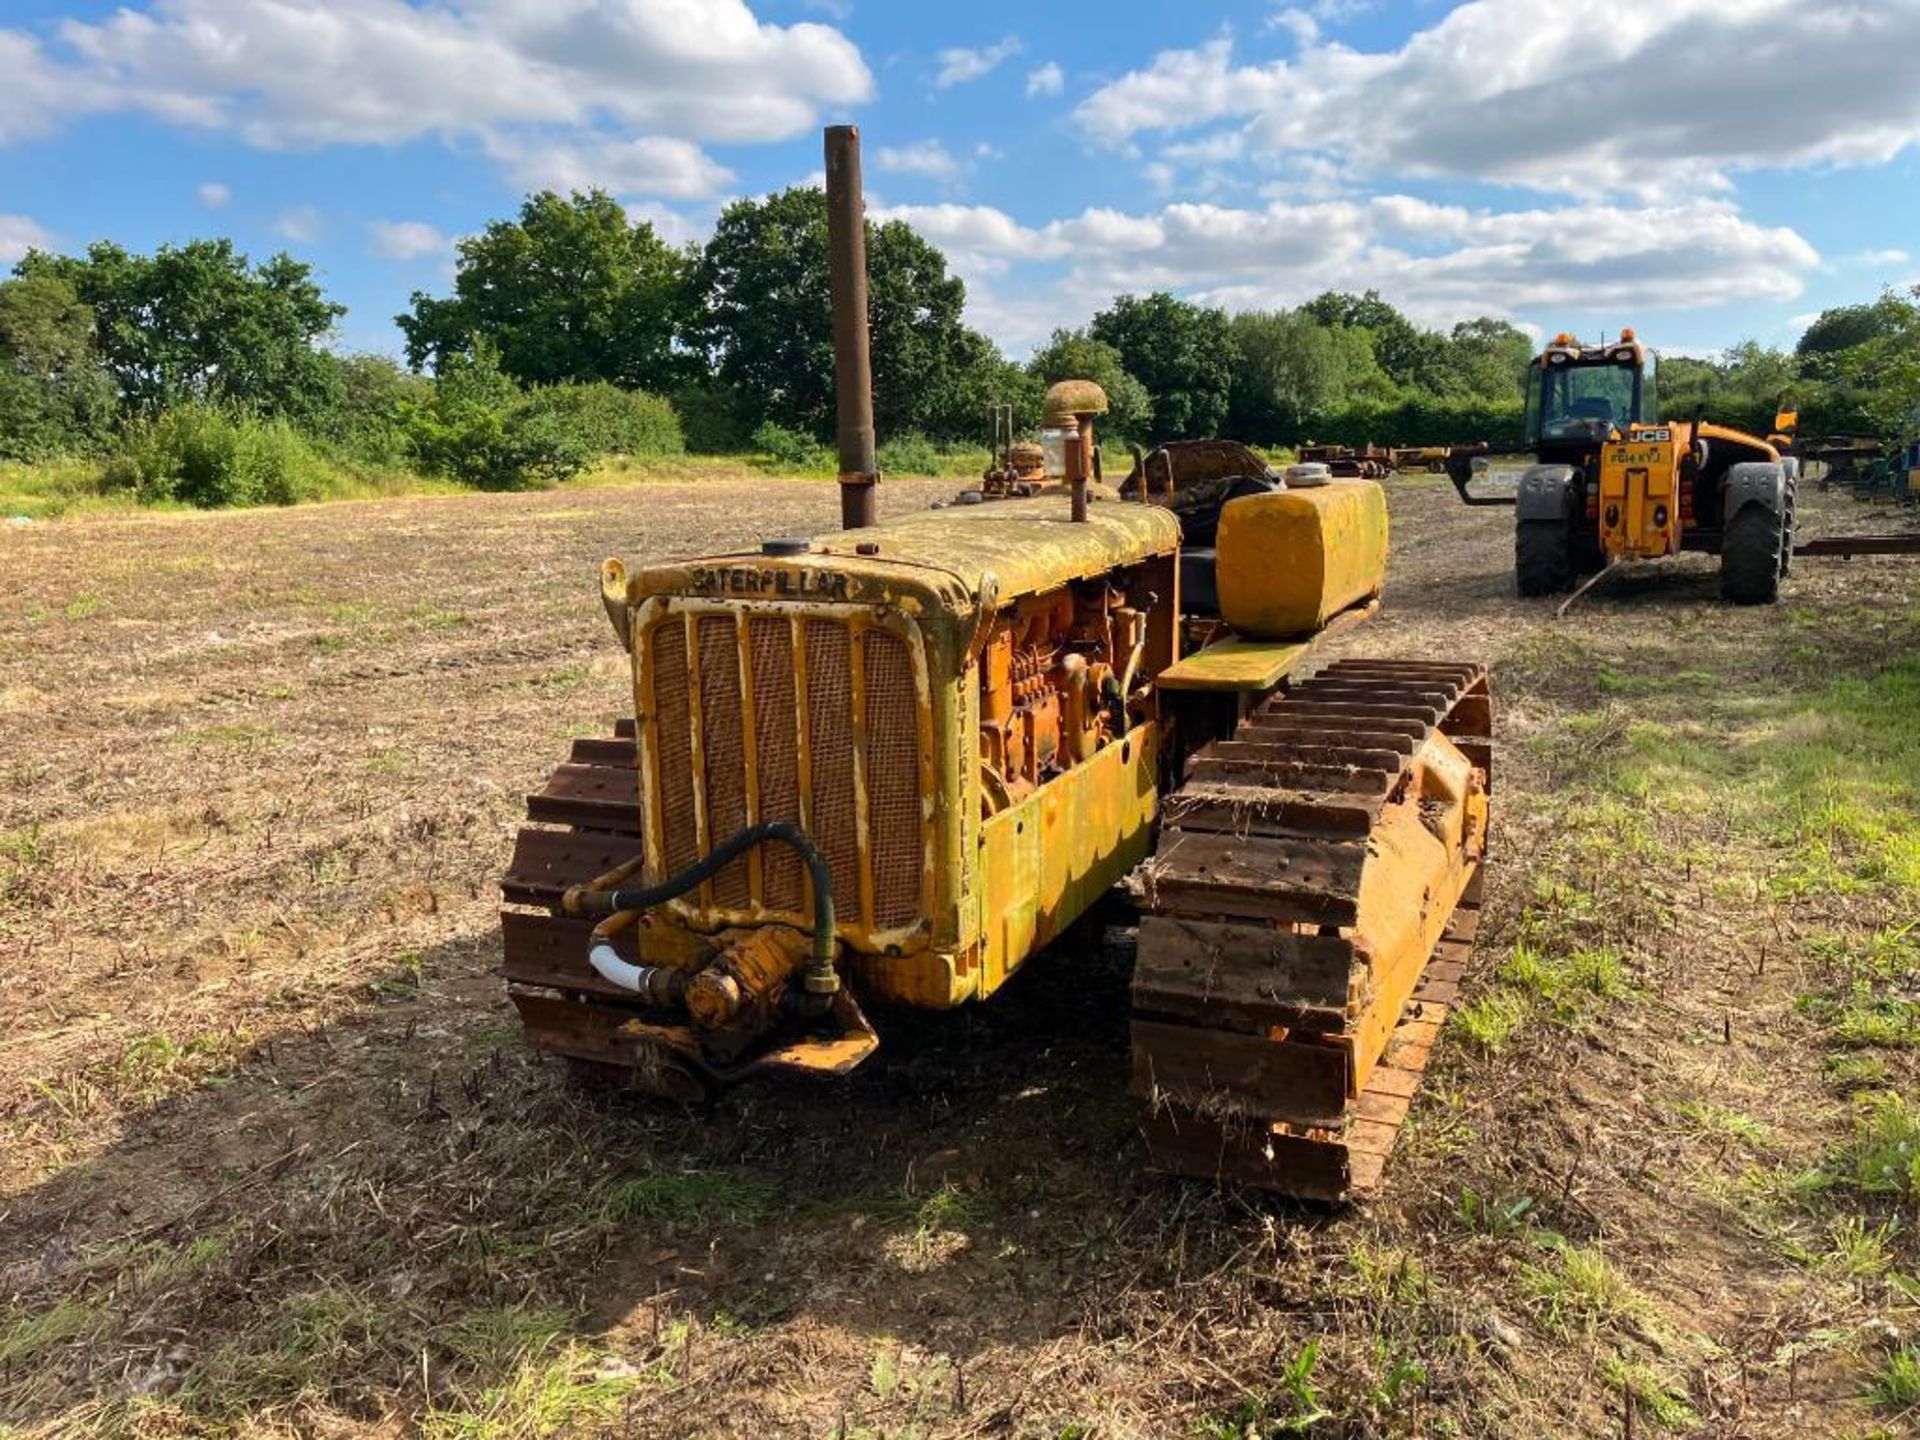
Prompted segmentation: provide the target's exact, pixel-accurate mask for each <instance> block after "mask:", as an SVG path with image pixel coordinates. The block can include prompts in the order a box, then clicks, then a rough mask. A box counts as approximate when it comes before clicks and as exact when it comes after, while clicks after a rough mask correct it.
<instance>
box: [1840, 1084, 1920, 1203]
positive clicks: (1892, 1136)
mask: <svg viewBox="0 0 1920 1440" xmlns="http://www.w3.org/2000/svg"><path fill="white" fill-rule="evenodd" d="M1827 1172H1828V1174H1829V1175H1830V1176H1831V1177H1832V1178H1833V1179H1834V1181H1835V1182H1836V1183H1838V1184H1841V1185H1845V1186H1849V1187H1851V1188H1853V1189H1855V1190H1858V1191H1861V1192H1863V1193H1865V1194H1869V1195H1892V1196H1898V1197H1902V1198H1906V1199H1914V1198H1920V1105H1916V1104H1915V1103H1914V1102H1912V1101H1910V1100H1909V1099H1908V1098H1907V1097H1906V1096H1905V1095H1902V1094H1899V1093H1897V1092H1893V1091H1888V1092H1886V1093H1883V1094H1878V1095H1869V1096H1867V1097H1865V1098H1864V1099H1863V1100H1862V1101H1861V1102H1860V1103H1859V1105H1858V1108H1857V1109H1856V1112H1855V1115H1854V1118H1853V1128H1852V1133H1851V1134H1850V1135H1849V1136H1848V1138H1847V1139H1846V1140H1845V1141H1843V1142H1842V1143H1841V1144H1840V1145H1839V1146H1837V1147H1835V1149H1834V1150H1833V1151H1832V1152H1831V1153H1830V1155H1829V1156H1828V1160H1827Z"/></svg>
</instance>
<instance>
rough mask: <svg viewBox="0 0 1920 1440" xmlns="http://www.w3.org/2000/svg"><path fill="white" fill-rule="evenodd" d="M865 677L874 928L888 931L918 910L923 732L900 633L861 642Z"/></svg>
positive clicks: (873, 635)
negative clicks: (921, 737) (921, 736)
mask: <svg viewBox="0 0 1920 1440" xmlns="http://www.w3.org/2000/svg"><path fill="white" fill-rule="evenodd" d="M861 648H862V651H863V654H862V659H863V660H864V661H865V665H864V667H863V668H864V670H865V673H866V690H867V695H866V710H867V713H866V724H867V826H868V830H869V832H870V833H871V834H872V836H873V840H872V846H871V848H872V863H873V908H874V917H873V923H874V925H875V926H876V927H878V928H879V929H882V930H888V929H892V928H893V927H895V926H898V925H906V924H910V923H911V922H912V920H913V917H914V916H915V915H918V914H919V913H920V862H921V855H922V846H921V830H922V826H923V824H924V822H923V820H922V819H921V815H920V727H919V717H918V715H917V714H916V710H917V707H916V706H915V704H914V703H913V700H914V692H913V659H912V657H911V656H910V655H909V654H908V653H907V647H906V642H905V641H903V640H901V639H900V637H899V636H897V635H889V634H887V633H886V632H884V631H880V630H869V631H868V632H867V633H866V635H865V636H863V637H862V639H861Z"/></svg>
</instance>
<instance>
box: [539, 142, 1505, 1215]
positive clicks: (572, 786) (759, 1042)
mask: <svg viewBox="0 0 1920 1440" xmlns="http://www.w3.org/2000/svg"><path fill="white" fill-rule="evenodd" d="M858 155H859V152H858V148H857V141H856V136H855V134H854V132H853V130H852V129H851V127H839V128H836V129H834V130H830V131H829V132H828V143H827V194H828V207H829V215H830V217H831V245H830V256H831V261H832V268H831V275H832V282H833V283H832V287H831V291H832V296H833V322H834V336H835V351H836V362H837V363H836V379H837V385H836V388H837V391H838V394H837V404H838V407H839V419H840V457H841V477H840V479H841V487H842V523H843V526H844V528H842V529H840V530H838V531H833V532H830V533H827V534H821V535H816V536H813V537H812V538H809V539H775V540H769V541H767V542H766V543H765V544H763V545H762V546H761V547H759V548H758V549H757V550H753V551H747V552H736V553H731V554H722V555H713V556H705V557H700V558H694V559H686V560H678V561H673V562H669V563H664V564H653V565H649V566H647V567H646V568H644V569H639V570H637V571H632V572H630V571H628V570H627V569H626V567H625V566H623V565H622V564H621V563H620V562H619V561H617V560H609V561H607V562H606V564H605V566H604V567H603V571H602V575H601V598H602V600H603V602H604V604H605V607H606V610H607V614H608V616H609V618H610V619H611V621H612V624H613V629H614V631H615V633H616V634H617V635H618V636H619V640H620V644H621V645H622V647H623V648H624V649H625V650H626V652H627V653H628V655H629V656H630V658H631V663H632V677H633V688H632V699H633V719H632V720H631V721H628V722H623V723H622V724H621V725H620V726H619V727H618V729H617V730H616V732H615V733H614V734H613V735H611V736H609V737H607V738H605V739H588V740H581V741H578V742H576V744H575V746H574V749H573V754H572V757H571V759H570V761H569V762H568V763H567V764H564V765H562V766H561V767H560V768H559V769H558V770H556V771H555V772H554V774H553V776H552V778H551V780H550V781H549V782H548V784H547V786H546V788H545V789H544V790H542V791H541V792H540V793H539V794H537V795H534V796H532V797H531V798H530V800H529V805H528V809H529V819H530V821H531V823H530V824H529V826H528V827H527V828H526V829H525V830H523V831H522V832H521V835H520V837H519V841H518V844H517V845H516V847H515V850H514V855H513V859H512V862H511V866H510V869H509V873H508V874H507V875H506V877H505V879H504V881H503V889H504V892H505V897H506V900H507V909H506V910H505V912H504V915H503V926H504V933H505V965H504V969H505V973H506V978H507V982H508V987H509V992H510V994H511V997H512V1000H513V1003H514V1005H515V1006H516V1007H517V1008H518V1010H519V1012H520V1015H521V1017H522V1019H523V1021H524V1022H525V1025H526V1028H527V1032H528V1034H529V1036H530V1038H531V1039H532V1041H533V1043H534V1044H535V1045H536V1046H538V1047H539V1048H540V1049H542V1050H544V1051H547V1052H549V1053H552V1054H555V1055H559V1056H563V1057H568V1058H569V1059H570V1060H572V1061H574V1062H576V1063H583V1064H586V1065H589V1066H594V1067H599V1068H601V1069H603V1070H606V1071H609V1072H611V1073H612V1074H614V1075H617V1076H618V1077H619V1078H620V1079H622V1080H623V1081H625V1082H627V1083H629V1084H632V1085H634V1086H636V1087H638V1088H641V1089H643V1090H647V1091H650V1092H654V1093H657V1094H662V1095H666V1096H670V1097H676V1098H681V1099H693V1098H698V1097H699V1096H701V1095H703V1094H704V1093H706V1092H708V1091H711V1090H712V1089H714V1088H716V1087H719V1086H722V1085H726V1084H730V1083H732V1082H735V1081H738V1080H741V1079H743V1078H746V1077H747V1076H750V1075H755V1074H760V1075H769V1074H771V1075H782V1074H784V1075H790V1076H797V1075H840V1074H844V1073H846V1072H847V1071H849V1070H851V1069H853V1068H854V1067H855V1066H856V1065H858V1064H859V1063H860V1062H861V1061H863V1060H865V1059H866V1058H867V1057H868V1056H869V1055H870V1054H872V1053H873V1051H874V1050H875V1048H876V1046H877V1045H878V1043H879V1041H878V1037H877V1036H876V1034H875V1032H874V1030H873V1028H872V1027H871V1026H870V1024H869V1023H868V1021H867V1019H866V1016H865V1013H864V1008H863V1007H864V1006H865V1005H866V1004H869V1003H874V1002H890V1003H893V1004H898V1005H908V1006H917V1007H922V1008H927V1009H948V1008H952V1007H956V1006H960V1005H963V1004H968V1003H972V1002H975V1001H981V1000H985V999H987V998H988V997H990V996H992V995H993V994H994V992H995V991H997V990H998V989H1000V987H1001V986H1002V985H1003V984H1004V983H1005V982H1006V980H1007V979H1008V977H1009V976H1011V975H1012V974H1013V973H1014V972H1015V971H1016V970H1017V969H1018V968H1019V967H1020V966H1021V965H1022V964H1024V963H1025V962H1026V961H1027V960H1028V959H1029V958H1030V957H1031V956H1033V955H1034V954H1035V952H1037V951H1038V950H1039V949H1041V948H1042V947H1043V946H1045V945H1047V944H1048V943H1049V942H1050V941H1052V940H1053V939H1054V938H1055V937H1057V936H1060V935H1061V934H1062V932H1063V931H1065V930H1066V929H1067V927H1068V926H1070V925H1071V924H1072V923H1073V922H1074V921H1075V920H1076V919H1077V918H1078V917H1080V916H1081V915H1083V914H1084V913H1086V912H1087V910H1088V909H1089V907H1091V906H1092V905H1093V903H1094V902H1095V901H1096V900H1097V899H1099V898H1100V897H1101V896H1102V895H1104V894H1106V893H1108V892H1109V891H1110V890H1111V889H1112V888H1113V887H1114V886H1115V885H1116V884H1117V883H1118V882H1120V881H1121V880H1123V879H1124V878H1126V877H1127V876H1128V875H1129V874H1130V873H1131V872H1133V871H1135V870H1136V869H1139V870H1140V872H1141V879H1142V882H1143V890H1144V894H1145V896H1146V901H1145V909H1146V912H1147V913H1146V914H1145V916H1144V918H1143V921H1142V924H1141V927H1140V931H1139V939H1138V947H1137V953H1138V959H1137V961H1136V967H1135V973H1134V976H1133V982H1132V1000H1133V1011H1134V1013H1133V1023H1132V1032H1131V1033H1132V1047H1133V1072H1132V1073H1133V1088H1134V1089H1135V1091H1136V1092H1137V1093H1138V1094H1139V1095H1140V1096H1141V1098H1142V1099H1143V1100H1144V1102H1145V1116H1144V1118H1143V1122H1142V1127H1143V1130H1144V1131H1145V1133H1146V1136H1147V1140H1148V1144H1149V1147H1150V1150H1151V1152H1152V1154H1153V1156H1154V1157H1155V1159H1156V1160H1157V1162H1158V1163H1160V1164H1161V1165H1162V1166H1164V1167H1166V1168H1169V1169H1172V1170H1176V1171H1184V1172H1188V1173H1196V1174H1201V1175H1206V1176H1230V1177H1234V1178H1237V1179H1240V1180H1244V1181H1248V1182H1251V1183H1254V1184H1259V1185H1265V1186H1268V1187H1271V1188H1273V1189H1277V1190H1280V1191H1284V1192H1288V1193H1292V1194H1296V1195H1302V1196H1311V1197H1316V1198H1322V1199H1340V1198H1344V1197H1347V1196H1351V1195H1356V1194H1363V1193H1365V1192H1366V1191H1368V1190H1369V1189H1370V1188H1371V1187H1372V1186H1373V1185H1374V1184H1375V1183H1376V1182H1377V1180H1378V1179H1379V1176H1380V1173H1381V1169H1382V1166H1383V1165H1384V1163H1385V1159H1386V1156H1387V1153H1388V1151H1389V1150H1390V1148H1391V1146H1392V1143H1393V1138H1394V1135H1395V1134H1396V1132H1397V1130H1398V1127H1399V1124H1400V1122H1401V1121H1402V1120H1403V1119H1404V1117H1405V1115H1406V1113H1407V1106H1408V1101H1409V1097H1410V1096H1411V1094H1412V1092H1413V1088H1414V1086H1415V1084H1416V1083H1417V1081H1418V1079H1419V1076H1420V1074H1421V1072H1422V1070H1423V1068H1424V1066H1425V1063H1426V1057H1427V1053H1428V1050H1429V1048H1430V1046H1431V1044H1432V1042H1433V1038H1434V1034H1435V1032H1436V1031H1437V1029H1438V1026H1439V1022H1440V1021H1441V1020H1442V1019H1444V1017H1445V1015H1446V1009H1447V1003H1448V1001H1449V1000H1450V999H1451V996H1452V987H1453V984H1454V983H1455V981H1456V980H1457V978H1458V971H1459V966H1460V963H1461V962H1462V959H1463V958H1464V953H1465V941H1466V939H1467V938H1468V937H1469V936H1470V935H1471V926H1472V921H1473V917H1474V914H1475V907H1476V905H1477V903H1478V900H1477V895H1478V890H1477V881H1478V876H1479V870H1480V865H1481V861H1482V858H1483V855H1484V853H1485V847H1486V838H1487V806H1488V794H1487V791H1488V777H1489V774H1490V770H1491V765H1492V754H1491V744H1490V740H1489V735H1490V729H1491V723H1492V702H1491V700H1490V698H1489V694H1488V688H1487V677H1486V673H1485V671H1484V669H1483V668H1482V667H1480V666H1478V665H1474V664H1465V663H1455V662H1446V661H1441V660H1436V659H1434V658H1432V657H1424V658H1422V659H1420V660H1418V661H1387V660H1368V661H1361V660H1343V661H1341V662H1339V663H1337V664H1334V665H1330V666H1326V667H1325V668H1322V669H1320V670H1319V672H1318V674H1316V675H1314V676H1313V677H1312V678H1311V679H1302V678H1300V677H1302V676H1303V675H1304V674H1305V673H1306V671H1307V670H1308V668H1309V667H1310V666H1311V665H1312V663H1313V655H1314V652H1315V648H1316V646H1317V645H1318V644H1319V643H1320V642H1321V641H1322V640H1323V639H1324V638H1325V637H1326V636H1328V635H1329V634H1331V633H1333V632H1335V631H1337V630H1339V629H1340V628H1341V627H1342V626H1343V625H1345V624H1347V623H1349V622H1352V621H1355V620H1358V619H1361V618H1364V616H1365V615H1367V614H1368V613H1369V612H1370V611H1371V609H1372V608H1373V607H1374V605H1375V604H1376V599H1375V597H1376V596H1377V595H1378V592H1379V590H1380V586H1381V581H1382V577H1383V574H1384V570H1385V563H1386V546H1387V515H1386V506H1385V499H1384V495H1383V492H1382V491H1381V489H1380V487H1379V486H1378V485H1376V484H1374V483H1372V482H1370V481H1360V480H1353V481H1336V482H1333V483H1329V484H1322V485H1318V486H1315V487H1314V488H1301V489H1290V488H1286V487H1285V486H1284V485H1283V484H1281V483H1280V482H1279V480H1278V477H1275V476H1273V475H1271V474H1270V473H1266V472H1265V467H1264V464H1260V465H1259V469H1260V470H1261V471H1262V472H1263V473H1262V474H1260V475H1250V476H1247V477H1243V478H1244V479H1245V480H1246V481H1247V484H1246V485H1244V486H1236V487H1234V488H1235V490H1236V498H1233V499H1231V500H1228V501H1226V502H1224V503H1223V505H1222V507H1221V508H1220V512H1219V514H1218V515H1217V516H1214V517H1212V519H1211V522H1210V523H1211V530H1210V535H1211V538H1212V544H1211V545H1208V546H1204V547H1190V548H1183V546H1182V541H1181V526H1182V517H1181V516H1180V515H1179V514H1177V513H1176V510H1175V509H1174V508H1172V507H1171V506H1170V505H1168V504H1165V503H1157V502H1156V500H1155V499H1153V498H1150V497H1149V496H1147V495H1146V494H1145V493H1144V487H1143V494H1142V495H1141V497H1140V498H1137V499H1126V498H1122V497H1121V496H1120V495H1119V494H1118V493H1117V492H1115V491H1113V490H1108V489H1106V488H1105V487H1102V486H1099V485H1097V484H1096V483H1095V478H1094V468H1095V466H1094V459H1093V457H1094V453H1095V451H1094V425H1095V422H1096V418H1097V416H1098V415H1100V414H1101V413H1102V412H1103V411H1104V410H1105V409H1106V400H1105V397H1104V396H1103V395H1102V394H1101V392H1100V390H1099V388H1098V387H1097V386H1094V385H1092V384H1090V383H1088V382H1085V381H1067V382H1063V383H1062V384H1060V385H1057V386H1055V387H1054V389H1053V390H1052V391H1051V392H1049V395H1048V397H1047V407H1046V414H1045V424H1046V429H1045V430H1043V432H1042V435H1041V441H1042V446H1041V449H1042V453H1043V454H1044V456H1045V461H1044V466H1043V469H1044V472H1045V473H1044V475H1043V476H1041V477H1038V479H1037V480H1036V479H1035V477H1032V476H1029V477H1028V480H1029V481H1033V482H1034V483H1032V484H1031V485H1029V484H1028V483H1027V482H1026V481H1023V483H1022V485H1021V487H1019V488H1020V489H1022V490H1026V489H1032V490H1034V491H1037V493H1029V494H1020V493H1014V492H1013V489H1012V487H1007V493H1004V494H1003V495H1001V496H1000V497H999V498H995V497H993V496H989V495H987V494H985V493H984V492H983V491H975V492H972V493H971V494H969V495H968V496H967V497H966V501H967V503H960V504H955V505H951V506H948V507H944V508H939V509H931V510H926V511H923V512H920V513H918V514H914V515H910V516H907V517H905V518H901V519H896V520H891V521H889V522H887V523H885V524H874V523H873V508H874V507H873V500H874V490H875V484H876V481H877V480H878V478H879V477H878V476H877V474H876V473H875V469H874V435H873V420H872V399H871V387H870V378H869V375H868V370H867V329H866V314H865V260H864V227H863V223H862V210H861V203H860V187H859V162H858ZM1250 468H1251V467H1250ZM1168 474H1169V476H1170V477H1171V478H1170V479H1169V487H1170V488H1172V489H1177V488H1178V484H1177V480H1178V477H1177V475H1176V474H1175V472H1174V471H1173V470H1169V471H1168ZM1311 478H1316V479H1317V478H1318V477H1317V476H1314V477H1311ZM1162 498H1164V496H1163V497H1162ZM1436 950H1438V951H1439V952H1440V954H1441V957H1442V958H1441V960H1439V961H1437V962H1435V963H1432V964H1429V960H1430V958H1431V957H1433V956H1434V955H1435V953H1436Z"/></svg>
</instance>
